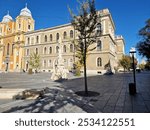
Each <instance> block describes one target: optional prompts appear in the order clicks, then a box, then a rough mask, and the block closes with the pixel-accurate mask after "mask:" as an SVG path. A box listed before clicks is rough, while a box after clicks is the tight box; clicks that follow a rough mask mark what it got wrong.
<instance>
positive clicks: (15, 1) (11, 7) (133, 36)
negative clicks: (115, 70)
mask: <svg viewBox="0 0 150 130" xmlns="http://www.w3.org/2000/svg"><path fill="white" fill-rule="evenodd" d="M95 2H96V9H97V10H101V9H105V8H108V9H109V11H110V13H111V15H112V18H113V21H114V23H115V27H116V31H115V33H116V35H122V36H123V37H124V39H125V52H126V54H129V51H130V48H131V47H135V46H136V43H137V42H138V41H139V40H140V37H139V36H138V31H139V30H140V29H141V28H142V27H144V26H145V21H146V20H147V19H149V18H150V0H95ZM26 3H27V5H28V8H29V9H30V11H31V13H32V16H33V18H34V20H35V29H36V30H38V29H42V28H48V27H53V26H56V25H61V24H66V23H69V22H70V14H69V11H68V8H67V7H68V6H69V7H70V8H71V9H72V10H73V11H74V12H75V13H76V12H77V7H78V3H77V0H0V21H1V20H2V18H3V16H4V15H6V14H7V12H8V11H9V12H10V15H11V16H12V17H13V19H15V18H16V17H17V16H18V15H19V13H20V11H21V9H22V8H24V7H25V4H26ZM137 58H138V59H139V60H140V59H141V57H140V56H139V55H137Z"/></svg>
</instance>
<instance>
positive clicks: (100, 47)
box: [97, 40, 102, 51]
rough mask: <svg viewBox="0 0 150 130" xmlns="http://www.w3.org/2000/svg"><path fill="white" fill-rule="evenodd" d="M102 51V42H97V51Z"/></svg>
mask: <svg viewBox="0 0 150 130" xmlns="http://www.w3.org/2000/svg"><path fill="white" fill-rule="evenodd" d="M101 50H102V42H101V40H98V42H97V51H101Z"/></svg>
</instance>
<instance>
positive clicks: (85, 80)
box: [84, 38, 88, 96]
mask: <svg viewBox="0 0 150 130" xmlns="http://www.w3.org/2000/svg"><path fill="white" fill-rule="evenodd" d="M84 42H85V43H84V44H85V45H84V46H85V48H84V85H85V95H86V96H88V86H87V74H86V53H87V49H86V38H85V41H84Z"/></svg>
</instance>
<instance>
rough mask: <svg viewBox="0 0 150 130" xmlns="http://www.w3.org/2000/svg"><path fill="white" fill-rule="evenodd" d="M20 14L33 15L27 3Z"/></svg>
mask: <svg viewBox="0 0 150 130" xmlns="http://www.w3.org/2000/svg"><path fill="white" fill-rule="evenodd" d="M20 16H28V17H32V14H31V11H30V10H29V9H28V8H27V4H26V7H25V8H23V9H22V10H21V11H20Z"/></svg>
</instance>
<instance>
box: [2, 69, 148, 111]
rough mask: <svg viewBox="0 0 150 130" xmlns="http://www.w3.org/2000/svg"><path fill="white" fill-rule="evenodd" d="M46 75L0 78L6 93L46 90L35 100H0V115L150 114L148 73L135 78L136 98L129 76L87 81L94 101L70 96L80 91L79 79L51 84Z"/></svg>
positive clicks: (100, 76) (103, 77) (82, 86)
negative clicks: (56, 113) (15, 90)
mask: <svg viewBox="0 0 150 130" xmlns="http://www.w3.org/2000/svg"><path fill="white" fill-rule="evenodd" d="M50 75H51V74H50V73H39V74H35V75H28V74H21V73H7V74H0V77H3V78H0V86H2V87H3V88H6V89H18V88H19V89H38V90H41V89H43V88H48V89H46V94H45V95H44V97H43V98H39V99H37V100H32V101H28V100H25V101H20V103H13V102H14V101H10V102H9V101H8V102H7V101H6V102H5V101H4V100H0V112H4V111H9V112H61V113H63V112H65V113H67V112H76V111H77V112H79V113H80V112H83V111H84V112H111V113H112V112H117V113H120V112H125V113H126V112H139V113H141V112H150V87H149V84H150V80H149V77H150V73H149V72H142V73H140V74H137V75H136V78H137V94H136V95H134V96H132V95H130V94H129V89H128V84H129V83H130V82H131V81H132V74H131V73H125V74H116V75H112V76H102V75H98V76H90V77H88V89H89V90H90V91H94V92H99V93H100V95H99V96H97V97H80V96H77V95H76V94H75V93H74V92H77V91H83V90H84V79H83V78H82V77H80V78H76V77H74V76H72V77H71V76H70V77H69V80H67V81H64V82H61V83H60V82H59V83H58V82H53V81H51V80H50ZM67 104H68V105H67ZM4 106H5V107H4ZM68 108H71V109H68ZM78 108H79V109H78Z"/></svg>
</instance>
